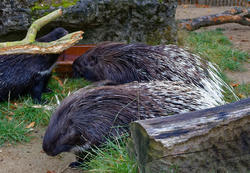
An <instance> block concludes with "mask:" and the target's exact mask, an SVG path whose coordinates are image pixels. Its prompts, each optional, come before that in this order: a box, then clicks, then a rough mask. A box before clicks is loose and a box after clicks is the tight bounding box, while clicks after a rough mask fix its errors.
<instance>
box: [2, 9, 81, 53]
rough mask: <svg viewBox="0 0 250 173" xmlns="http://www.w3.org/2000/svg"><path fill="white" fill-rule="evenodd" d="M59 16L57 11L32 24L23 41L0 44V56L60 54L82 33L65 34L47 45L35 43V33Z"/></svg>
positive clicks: (78, 38) (60, 11)
mask: <svg viewBox="0 0 250 173" xmlns="http://www.w3.org/2000/svg"><path fill="white" fill-rule="evenodd" d="M60 16H62V10H61V9H58V10H56V11H54V12H52V13H50V14H48V15H46V16H44V17H42V18H40V19H38V20H36V21H35V22H33V23H32V25H31V26H30V28H29V30H28V32H27V35H26V37H25V38H24V39H23V40H21V41H14V42H5V43H0V55H8V54H47V53H61V52H62V51H64V50H66V49H68V48H69V47H70V46H72V45H74V44H75V43H77V42H78V41H79V40H80V39H82V34H83V31H78V32H74V33H71V34H67V35H65V36H64V37H62V38H60V39H58V40H56V41H52V42H49V43H44V42H36V41H35V38H36V35H37V32H38V31H39V30H40V29H41V28H42V27H43V26H44V25H46V24H48V23H49V22H51V21H53V20H55V19H56V18H58V17H60Z"/></svg>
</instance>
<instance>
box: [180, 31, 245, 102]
mask: <svg viewBox="0 0 250 173" xmlns="http://www.w3.org/2000/svg"><path fill="white" fill-rule="evenodd" d="M222 31H223V30H222V29H220V28H217V29H216V30H208V31H202V32H196V31H193V32H189V33H188V32H186V31H182V30H181V31H179V34H178V35H179V39H178V43H179V45H181V46H186V47H189V48H190V49H191V50H192V51H193V52H194V53H200V54H201V56H202V57H203V58H205V59H207V60H210V61H213V62H215V63H216V64H217V65H218V66H219V68H220V69H221V76H222V79H223V80H224V81H226V82H227V83H228V84H229V85H230V84H234V83H235V82H234V81H232V80H231V79H229V78H228V77H227V76H226V71H227V70H228V71H235V72H240V71H244V70H245V69H244V67H243V63H249V58H250V53H249V52H244V51H240V50H238V49H236V48H234V47H233V44H232V42H230V40H229V39H228V38H227V37H226V36H225V35H224V34H223V32H222ZM234 92H235V94H236V95H238V96H239V97H240V99H244V98H247V97H248V96H249V93H250V84H240V85H239V86H238V87H234ZM224 96H225V100H226V101H227V102H234V101H236V100H235V98H234V96H233V95H232V94H230V92H229V91H228V90H227V89H225V94H224Z"/></svg>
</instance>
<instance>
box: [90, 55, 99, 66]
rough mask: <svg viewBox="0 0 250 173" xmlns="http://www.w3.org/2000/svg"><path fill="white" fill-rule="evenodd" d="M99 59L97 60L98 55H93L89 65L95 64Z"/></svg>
mask: <svg viewBox="0 0 250 173" xmlns="http://www.w3.org/2000/svg"><path fill="white" fill-rule="evenodd" d="M97 61H98V60H97V57H96V56H93V55H91V57H90V63H89V65H90V66H93V65H95V64H97Z"/></svg>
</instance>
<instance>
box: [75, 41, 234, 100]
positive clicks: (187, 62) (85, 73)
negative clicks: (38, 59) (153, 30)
mask: <svg viewBox="0 0 250 173" xmlns="http://www.w3.org/2000/svg"><path fill="white" fill-rule="evenodd" d="M72 67H73V70H74V76H75V77H84V78H86V79H88V80H90V81H100V80H112V81H114V82H116V83H118V84H124V83H129V82H132V81H139V82H147V81H151V80H166V81H183V82H184V83H186V84H190V86H191V85H195V86H198V87H200V88H202V89H205V90H206V91H207V92H208V93H209V94H211V96H213V97H214V98H215V99H216V100H217V101H218V102H220V103H221V104H224V103H225V102H224V99H223V94H222V92H223V89H222V88H223V86H225V87H227V88H228V89H229V90H231V88H230V87H229V86H228V85H227V84H226V83H225V82H224V81H223V80H222V79H221V77H220V76H219V73H218V71H217V69H216V68H217V67H215V65H214V64H212V63H211V62H208V61H205V60H203V59H202V58H201V57H199V56H198V55H195V54H192V53H190V52H188V51H187V50H185V49H184V48H181V47H179V46H176V45H158V46H150V45H146V44H123V43H110V42H104V43H101V44H98V45H97V46H95V47H94V48H92V49H90V50H88V51H86V52H85V53H84V54H82V55H81V56H80V57H78V58H77V59H76V60H75V61H74V63H73V66H72Z"/></svg>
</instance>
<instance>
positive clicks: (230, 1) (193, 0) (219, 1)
mask: <svg viewBox="0 0 250 173" xmlns="http://www.w3.org/2000/svg"><path fill="white" fill-rule="evenodd" d="M178 4H179V5H184V4H190V5H208V6H239V7H249V4H250V0H179V1H178Z"/></svg>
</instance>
